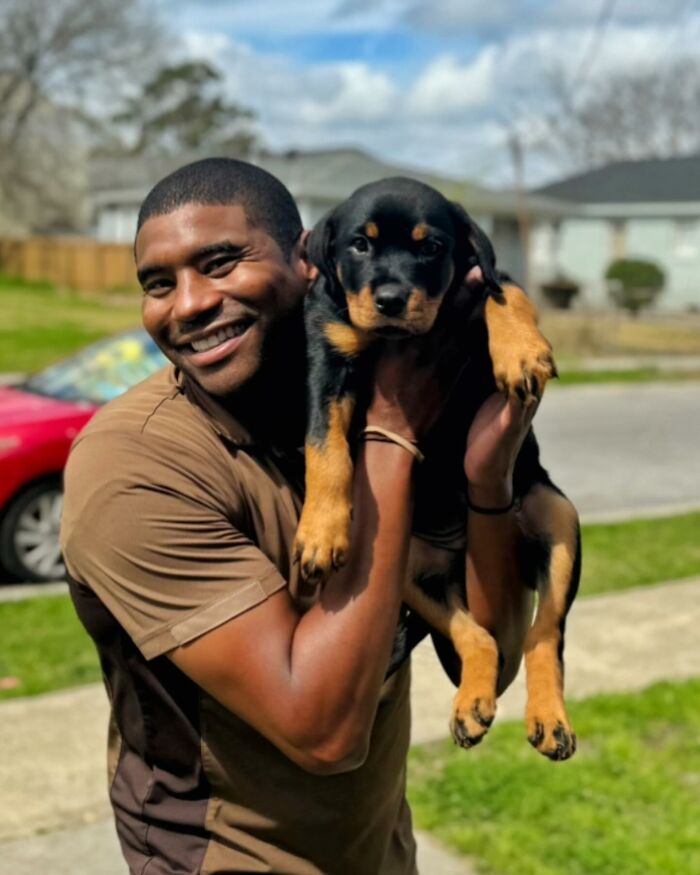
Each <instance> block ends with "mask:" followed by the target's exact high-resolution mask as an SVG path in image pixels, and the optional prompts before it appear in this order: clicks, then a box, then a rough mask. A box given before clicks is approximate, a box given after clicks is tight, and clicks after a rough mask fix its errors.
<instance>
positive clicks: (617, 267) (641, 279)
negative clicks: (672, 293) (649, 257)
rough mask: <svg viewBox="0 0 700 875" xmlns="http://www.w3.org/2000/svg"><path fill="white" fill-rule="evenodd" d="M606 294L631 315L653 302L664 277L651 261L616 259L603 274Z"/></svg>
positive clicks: (659, 290) (664, 279)
mask: <svg viewBox="0 0 700 875" xmlns="http://www.w3.org/2000/svg"><path fill="white" fill-rule="evenodd" d="M605 279H606V280H607V284H608V294H609V295H610V297H611V299H612V300H613V302H614V303H615V304H616V305H617V306H618V307H622V308H623V309H625V310H629V311H630V313H632V314H633V315H634V314H636V313H637V312H638V311H639V310H641V309H642V308H643V307H647V306H649V305H650V304H652V303H653V302H654V300H655V299H656V297H657V295H658V294H659V292H661V290H662V289H663V287H664V284H665V282H666V276H665V274H664V272H663V271H662V270H661V268H660V267H659V266H658V265H657V264H655V263H654V262H653V261H645V260H644V259H641V258H618V259H617V260H616V261H613V262H612V263H611V264H610V266H609V267H608V269H607V271H606V272H605Z"/></svg>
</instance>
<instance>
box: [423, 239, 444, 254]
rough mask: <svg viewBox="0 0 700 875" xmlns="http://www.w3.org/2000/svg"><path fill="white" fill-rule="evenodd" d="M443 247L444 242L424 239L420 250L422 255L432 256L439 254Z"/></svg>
mask: <svg viewBox="0 0 700 875" xmlns="http://www.w3.org/2000/svg"><path fill="white" fill-rule="evenodd" d="M441 249H442V244H441V243H438V242H437V240H424V241H423V243H421V245H420V247H419V249H418V251H419V252H420V254H421V255H425V256H428V257H431V256H433V255H437V254H438V252H439V251H440V250H441Z"/></svg>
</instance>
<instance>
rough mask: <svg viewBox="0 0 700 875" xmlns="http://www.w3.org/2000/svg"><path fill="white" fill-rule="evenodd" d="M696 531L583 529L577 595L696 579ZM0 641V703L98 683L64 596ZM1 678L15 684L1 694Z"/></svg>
mask: <svg viewBox="0 0 700 875" xmlns="http://www.w3.org/2000/svg"><path fill="white" fill-rule="evenodd" d="M698 531H700V513H695V514H685V515H683V516H678V517H668V518H665V519H658V520H639V521H634V522H626V523H616V524H614V525H590V526H585V527H584V530H583V544H584V563H583V579H582V583H581V594H582V595H584V596H585V595H592V594H594V593H602V592H611V591H614V590H621V589H627V588H629V587H632V586H640V585H643V584H651V583H659V582H662V581H664V580H669V579H675V578H682V577H690V576H693V575H696V574H698V575H700V544H699V543H698V539H697V532H698ZM0 640H2V647H0V699H2V698H7V697H10V696H25V695H33V694H35V693H42V692H46V691H48V690H53V689H60V688H61V687H71V686H75V685H77V684H83V683H88V682H90V681H94V680H98V679H99V676H100V675H99V670H98V666H97V659H96V656H95V652H94V648H93V646H92V642H91V641H90V640H89V639H88V638H87V636H86V634H85V632H84V631H83V629H82V627H81V626H80V624H79V623H78V621H77V619H76V617H75V614H74V612H73V608H72V605H71V603H70V600H69V599H68V597H67V596H46V597H45V598H37V599H29V600H28V601H24V602H6V603H3V602H0ZM28 642H30V643H28ZM7 677H9V678H15V679H16V681H15V682H12V681H11V682H10V685H9V687H8V688H7V689H3V686H6V685H7V682H5V683H4V684H3V682H2V679H3V678H7Z"/></svg>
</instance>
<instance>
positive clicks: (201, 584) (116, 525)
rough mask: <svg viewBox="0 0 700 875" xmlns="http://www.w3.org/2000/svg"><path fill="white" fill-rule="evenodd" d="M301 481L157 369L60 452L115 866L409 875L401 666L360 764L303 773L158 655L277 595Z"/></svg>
mask: <svg viewBox="0 0 700 875" xmlns="http://www.w3.org/2000/svg"><path fill="white" fill-rule="evenodd" d="M302 475H303V466H302V460H301V456H300V454H299V453H298V451H291V452H281V451H280V452H277V451H275V450H274V449H273V448H270V447H264V446H261V445H256V443H255V441H254V439H253V437H252V436H251V435H249V434H247V433H246V432H245V430H244V429H243V428H242V427H241V426H240V425H239V424H238V423H237V422H236V421H235V420H234V419H233V418H232V417H231V416H230V414H228V413H227V412H226V411H225V410H223V409H222V408H221V407H220V406H219V405H218V404H216V402H215V401H213V400H212V399H211V398H209V397H208V396H206V395H205V394H204V393H203V392H202V391H201V390H200V389H199V388H198V387H197V386H196V385H191V384H190V383H188V382H187V381H181V380H180V379H179V378H178V377H177V375H176V373H175V372H174V370H173V368H172V367H167V368H165V369H164V370H162V371H160V372H158V373H157V374H155V375H154V376H153V377H151V378H150V379H148V380H146V381H145V382H144V383H142V384H140V385H139V386H137V387H136V388H134V389H132V390H131V391H129V392H127V393H126V394H125V395H123V396H122V397H120V398H118V399H117V400H116V401H114V402H112V403H111V404H108V405H107V406H106V407H105V408H103V410H101V411H100V412H99V413H98V414H97V416H95V417H94V418H93V420H92V421H91V422H90V424H89V425H88V426H87V428H86V429H85V430H84V431H83V432H82V433H81V434H80V435H79V437H78V439H77V440H76V442H75V445H74V447H73V450H72V453H71V456H70V459H69V462H68V467H67V469H66V495H65V508H64V515H63V524H62V533H61V539H62V545H63V551H64V556H65V560H66V565H67V568H68V572H69V583H70V587H71V594H72V596H73V599H74V602H75V605H76V608H77V611H78V613H79V615H80V617H81V619H82V621H83V623H84V625H85V626H86V628H87V630H88V632H89V633H90V634H91V636H92V637H93V639H94V640H95V643H96V644H97V648H98V652H99V655H100V660H101V663H102V669H103V673H104V677H105V683H106V685H107V690H108V693H109V697H110V701H111V704H112V719H111V725H110V743H109V777H110V797H111V801H112V805H113V807H114V811H115V815H116V823H117V831H118V834H119V839H120V841H121V845H122V849H123V852H124V855H125V857H126V859H127V861H128V863H129V867H130V871H131V872H132V873H139V875H142V873H143V875H166V873H167V875H173V873H183V875H185V873H187V875H190V873H192V875H194V873H202V875H208V873H223V872H276V873H288V875H319V873H324V875H414V873H415V871H416V870H415V846H414V841H413V837H412V833H411V821H410V812H409V810H408V806H407V804H406V801H405V760H406V753H407V749H408V741H409V698H408V692H409V691H408V685H409V672H408V666H407V665H406V666H404V667H403V668H402V669H401V670H400V671H399V672H398V673H397V674H396V675H394V676H393V677H392V679H391V680H390V681H389V682H388V683H387V684H386V685H385V689H384V692H383V696H382V701H381V703H380V705H379V709H378V713H377V718H376V722H375V725H374V729H373V732H372V741H371V750H370V754H369V757H368V759H367V761H366V762H365V763H364V765H363V766H362V767H361V768H359V769H357V770H355V771H352V772H348V773H345V774H341V775H336V776H331V777H319V776H315V775H311V774H309V773H307V772H304V771H303V770H302V769H301V768H299V767H298V766H296V765H295V764H294V763H293V762H291V761H290V760H289V759H287V758H286V757H285V756H284V755H283V754H282V753H280V751H279V750H277V748H276V747H274V745H272V744H271V743H270V742H268V741H267V740H266V739H265V738H264V737H263V736H262V735H260V734H259V733H258V732H256V731H255V730H254V729H253V728H252V727H250V726H249V725H248V724H246V723H245V722H243V721H242V720H240V719H239V718H238V717H236V716H235V715H234V714H232V713H231V712H229V711H227V710H226V709H225V708H224V707H222V706H221V705H220V704H219V703H218V702H217V701H215V700H214V699H212V698H211V697H210V696H208V695H207V694H206V693H205V692H204V691H203V690H201V689H200V688H199V687H197V686H196V685H195V684H194V683H192V682H191V681H190V680H189V679H188V678H187V677H186V676H185V675H183V674H182V673H181V672H180V671H179V670H178V669H177V668H176V667H175V666H174V665H173V664H172V662H171V661H170V660H169V659H168V658H167V656H165V654H167V652H168V651H169V650H172V649H173V648H174V647H177V646H178V645H181V644H184V643H185V642H187V641H190V640H192V639H193V638H196V637H197V636H199V635H202V634H204V633H205V632H208V631H210V630H211V629H214V628H215V627H216V626H218V625H220V624H221V623H224V622H226V621H227V620H230V619H231V618H233V617H235V616H237V615H238V614H240V613H242V612H243V611H246V610H248V609H250V608H252V607H254V606H255V605H257V604H259V603H260V602H262V601H263V600H264V599H266V598H267V597H268V596H270V595H271V594H272V593H274V592H276V591H277V590H279V589H281V588H282V587H284V586H287V585H290V586H291V588H292V591H293V592H294V591H295V588H296V586H297V585H298V580H297V576H296V575H297V572H296V568H295V566H294V565H293V563H292V561H291V545H292V541H293V537H294V532H295V529H296V524H297V519H298V515H299V510H300V505H301V482H302ZM259 657H260V659H265V653H264V652H261V653H260V654H259ZM328 658H329V659H332V658H333V654H332V653H329V654H328Z"/></svg>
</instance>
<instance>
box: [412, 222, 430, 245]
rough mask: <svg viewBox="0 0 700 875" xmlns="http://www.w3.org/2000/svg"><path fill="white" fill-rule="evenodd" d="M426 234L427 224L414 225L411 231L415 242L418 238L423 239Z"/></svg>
mask: <svg viewBox="0 0 700 875" xmlns="http://www.w3.org/2000/svg"><path fill="white" fill-rule="evenodd" d="M427 236H428V227H427V225H416V227H415V228H414V229H413V230H412V231H411V238H412V239H413V240H415V241H416V242H419V241H420V240H425V238H426V237H427Z"/></svg>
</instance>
